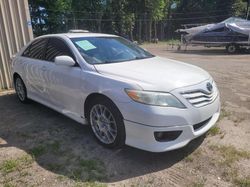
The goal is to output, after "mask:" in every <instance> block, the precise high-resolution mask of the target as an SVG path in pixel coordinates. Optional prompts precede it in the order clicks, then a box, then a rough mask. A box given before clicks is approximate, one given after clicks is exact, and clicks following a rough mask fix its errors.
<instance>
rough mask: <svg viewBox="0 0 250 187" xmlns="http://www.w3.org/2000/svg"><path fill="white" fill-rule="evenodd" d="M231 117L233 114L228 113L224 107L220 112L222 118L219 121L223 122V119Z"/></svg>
mask: <svg viewBox="0 0 250 187" xmlns="http://www.w3.org/2000/svg"><path fill="white" fill-rule="evenodd" d="M230 115H231V112H229V111H226V109H225V108H224V107H222V108H221V110H220V117H219V120H218V121H221V120H222V119H223V118H227V117H229V116H230Z"/></svg>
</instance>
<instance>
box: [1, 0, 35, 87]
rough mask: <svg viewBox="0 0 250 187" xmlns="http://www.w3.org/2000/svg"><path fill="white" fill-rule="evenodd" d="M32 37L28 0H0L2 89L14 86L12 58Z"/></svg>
mask: <svg viewBox="0 0 250 187" xmlns="http://www.w3.org/2000/svg"><path fill="white" fill-rule="evenodd" d="M32 38H33V33H32V27H31V20H30V13H29V6H28V0H0V90H1V89H9V88H11V87H12V80H11V74H10V59H11V57H12V56H13V55H14V54H15V53H16V52H17V51H18V50H19V49H20V48H21V47H23V46H24V45H25V44H26V43H27V42H29V41H30V40H31V39H32Z"/></svg>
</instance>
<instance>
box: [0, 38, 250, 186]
mask: <svg viewBox="0 0 250 187" xmlns="http://www.w3.org/2000/svg"><path fill="white" fill-rule="evenodd" d="M143 47H144V48H146V49H147V50H149V51H151V52H152V53H153V54H155V55H159V56H163V57H167V58H171V59H176V60H181V61H184V62H187V63H190V64H194V65H197V66H200V67H201V68H204V69H205V70H207V71H208V72H209V73H210V74H211V75H212V76H213V77H214V79H215V81H216V83H217V85H218V87H219V90H220V94H221V100H222V111H221V117H220V120H219V122H218V123H217V125H216V127H214V128H212V129H211V130H210V131H209V133H207V134H206V135H204V136H202V137H200V138H198V139H196V140H193V141H192V142H191V143H189V144H188V145H187V146H186V147H184V148H182V149H179V150H175V151H171V152H166V153H160V154H159V153H157V154H155V153H149V152H145V151H141V150H138V149H134V148H131V147H128V146H125V147H124V148H123V149H121V150H109V149H105V148H103V147H102V146H100V145H99V144H97V143H96V141H95V140H94V138H93V136H92V134H91V131H90V129H89V127H87V126H83V125H80V124H78V123H76V122H74V121H72V120H70V119H68V118H66V117H64V116H63V115H61V114H59V113H57V112H55V111H53V110H51V109H49V108H47V107H44V106H42V105H40V104H38V103H35V102H31V103H30V104H27V105H24V104H21V103H20V102H18V100H17V98H16V95H15V94H14V93H13V91H7V92H2V93H0V186H5V187H7V186H8V187H10V186H194V187H202V186H242V187H249V186H250V143H249V142H250V54H237V55H228V54H226V53H225V52H224V50H223V49H203V48H197V47H189V48H188V50H187V51H181V52H177V51H176V50H175V49H172V48H171V46H167V45H166V44H163V43H161V44H148V45H144V46H143Z"/></svg>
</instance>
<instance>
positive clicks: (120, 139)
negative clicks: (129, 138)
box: [87, 97, 126, 149]
mask: <svg viewBox="0 0 250 187" xmlns="http://www.w3.org/2000/svg"><path fill="white" fill-rule="evenodd" d="M87 118H88V122H89V124H90V126H91V129H92V132H93V134H94V136H95V138H96V139H97V141H98V142H99V143H100V144H101V145H103V146H105V147H107V148H114V149H117V148H121V147H122V146H123V145H124V144H125V137H126V135H125V127H124V122H123V117H122V114H121V113H120V111H119V109H118V108H117V107H116V106H115V104H114V103H113V102H112V101H111V100H109V99H107V98H105V97H97V98H95V99H93V100H92V101H91V102H90V104H89V106H88V111H87Z"/></svg>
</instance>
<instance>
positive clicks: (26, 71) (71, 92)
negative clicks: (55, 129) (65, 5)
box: [12, 33, 220, 152]
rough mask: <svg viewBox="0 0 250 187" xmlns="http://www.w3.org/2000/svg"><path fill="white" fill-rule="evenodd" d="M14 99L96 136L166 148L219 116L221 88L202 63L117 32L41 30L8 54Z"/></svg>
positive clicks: (116, 144)
mask: <svg viewBox="0 0 250 187" xmlns="http://www.w3.org/2000/svg"><path fill="white" fill-rule="evenodd" d="M12 67H13V68H12V75H13V82H14V86H15V90H16V93H17V96H18V98H19V100H20V101H21V102H22V103H27V102H28V101H29V100H34V101H36V102H39V103H41V104H43V105H46V106H47V107H50V108H52V109H54V110H56V111H58V112H60V113H62V114H64V115H65V116H68V117H70V118H72V119H73V120H75V121H77V122H79V123H81V124H89V125H90V126H91V129H92V131H93V134H94V136H95V137H96V139H97V141H98V142H99V143H101V144H102V145H104V146H106V147H109V148H120V147H122V146H123V145H125V144H126V145H129V146H133V147H136V148H139V149H143V150H147V151H151V152H164V151H169V150H173V149H177V148H180V147H183V146H185V145H186V144H188V143H189V142H190V141H191V140H192V139H195V138H196V137H199V136H201V135H202V134H204V133H206V132H207V131H208V130H209V129H210V128H211V127H212V126H213V125H214V124H215V123H216V121H217V120H218V117H219V113H220V99H219V91H218V89H217V86H216V83H215V81H214V80H213V78H212V77H211V76H210V75H209V74H208V73H207V72H206V71H204V70H202V69H201V68H199V67H196V66H193V65H190V64H186V63H183V62H179V61H176V60H172V59H168V58H161V57H157V56H154V55H152V54H150V53H149V52H148V51H146V50H144V49H142V48H140V47H139V46H137V45H136V44H134V43H132V42H130V41H128V40H126V39H124V38H121V37H119V36H116V35H108V34H99V33H65V34H53V35H45V36H41V37H38V38H36V39H34V40H33V41H31V42H30V43H29V44H27V45H26V46H25V47H24V48H23V49H22V50H20V52H19V53H18V54H17V55H16V56H15V57H14V58H13V60H12Z"/></svg>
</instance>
